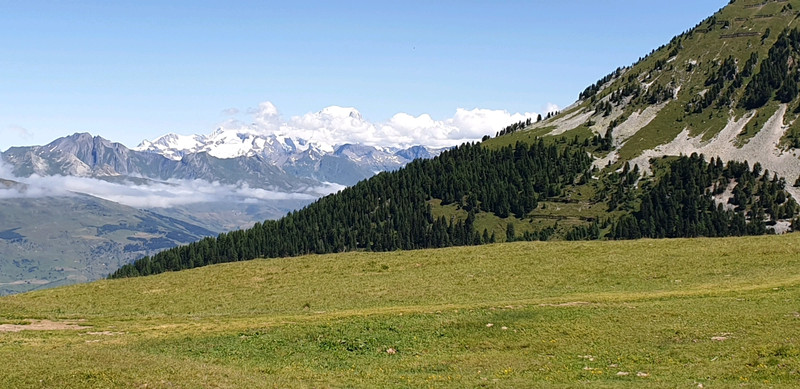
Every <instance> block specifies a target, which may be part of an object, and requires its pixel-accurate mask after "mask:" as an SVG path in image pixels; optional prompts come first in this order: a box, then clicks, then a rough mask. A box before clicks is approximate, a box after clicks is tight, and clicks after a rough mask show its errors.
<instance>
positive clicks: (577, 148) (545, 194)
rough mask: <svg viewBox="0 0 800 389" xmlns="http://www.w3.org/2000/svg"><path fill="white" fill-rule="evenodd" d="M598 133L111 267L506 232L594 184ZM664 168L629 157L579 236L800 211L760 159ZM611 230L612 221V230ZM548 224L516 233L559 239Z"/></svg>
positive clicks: (473, 157) (451, 168)
mask: <svg viewBox="0 0 800 389" xmlns="http://www.w3.org/2000/svg"><path fill="white" fill-rule="evenodd" d="M585 143H586V142H580V141H579V140H578V139H577V138H576V139H574V140H572V141H569V142H567V141H566V140H564V139H563V138H562V139H561V141H558V142H547V143H546V142H544V141H543V140H542V139H539V140H538V141H537V142H534V144H532V145H527V144H524V143H517V144H516V145H514V146H506V147H503V148H500V149H491V148H488V147H484V146H483V145H482V144H480V143H474V144H473V143H470V144H463V145H461V146H460V147H457V148H454V149H452V150H449V151H446V152H444V153H442V154H441V155H439V156H438V157H436V158H433V159H430V160H416V161H414V162H412V163H410V164H408V165H407V166H406V167H405V168H403V169H400V170H398V171H394V172H384V173H380V174H378V175H376V176H374V177H372V178H370V179H368V180H364V181H362V182H360V183H358V184H357V185H355V186H353V187H350V188H347V189H344V190H342V191H340V192H339V193H336V194H333V195H329V196H326V197H323V198H321V199H319V200H318V201H316V202H315V203H313V204H311V205H309V206H307V207H306V208H304V209H302V210H299V211H295V212H292V213H289V214H288V215H286V216H285V217H283V218H281V219H280V220H270V221H265V222H263V223H257V224H256V225H255V226H253V227H252V228H250V229H247V230H239V231H233V232H229V233H223V234H220V235H219V236H218V237H216V238H206V239H203V240H201V241H199V242H195V243H192V244H189V245H186V246H181V247H176V248H172V249H169V250H166V251H163V252H161V253H158V254H156V255H154V256H152V257H144V258H141V259H139V260H137V261H135V262H134V263H132V264H129V265H125V266H123V267H122V268H120V269H119V270H117V271H116V272H114V273H113V274H111V275H110V276H109V277H110V278H122V277H135V276H145V275H151V274H158V273H162V272H165V271H175V270H182V269H189V268H194V267H199V266H205V265H210V264H216V263H223V262H234V261H244V260H250V259H255V258H276V257H289V256H298V255H305V254H325V253H336V252H345V251H354V250H363V251H394V250H401V249H402V250H413V249H422V248H437V247H448V246H463V245H479V244H485V243H493V242H495V237H494V236H493V235H490V233H489V232H488V231H486V230H482V231H478V229H477V228H476V226H475V219H476V214H479V213H482V212H488V213H492V214H494V215H496V216H498V217H500V218H506V217H511V216H513V217H516V218H518V219H523V218H525V217H526V215H528V214H529V213H530V212H531V211H533V210H535V209H536V208H537V207H538V205H539V202H540V201H543V200H546V199H553V198H559V197H562V196H563V193H564V192H565V190H566V189H567V188H570V187H575V186H576V185H586V184H587V181H588V180H590V177H591V174H592V166H591V162H592V159H591V156H590V155H589V153H588V152H587V151H586V149H585V148H584V145H585ZM652 162H653V168H654V171H655V174H653V175H652V176H650V177H647V178H642V177H641V176H640V173H639V170H638V167H636V166H634V168H631V167H630V166H629V165H628V164H625V165H624V167H623V168H621V169H620V171H617V172H612V173H611V174H608V175H606V176H605V178H604V179H602V180H596V179H592V180H593V181H594V182H595V183H599V184H600V185H599V186H600V187H601V189H600V190H598V194H597V196H596V199H595V201H596V202H603V203H606V204H608V210H609V212H612V211H616V212H617V213H619V212H621V211H623V210H628V211H627V212H624V213H622V215H621V216H619V217H616V218H614V219H613V220H610V221H606V223H604V224H603V225H600V223H598V221H596V220H595V221H593V222H591V223H586V224H585V225H580V226H576V227H574V228H573V229H572V230H570V231H568V232H567V233H565V234H564V236H563V238H564V239H567V240H584V239H598V238H606V239H638V238H645V237H647V238H677V237H697V236H707V237H717V236H738V235H759V234H765V233H769V232H773V231H774V230H773V229H772V228H773V227H774V226H775V225H776V223H777V222H776V221H777V220H779V219H782V220H794V224H795V226H796V225H797V224H798V221H797V219H795V217H796V215H797V214H798V211H800V206H798V204H797V203H796V202H795V201H794V200H793V199H792V197H791V196H789V195H788V193H787V192H786V191H785V186H786V183H785V180H784V179H783V178H778V177H777V176H775V175H772V176H770V174H769V172H768V171H762V169H761V166H760V165H759V164H756V165H754V166H753V167H752V168H750V166H749V165H748V164H747V163H746V162H729V163H727V164H723V163H722V161H721V160H720V159H716V160H712V161H711V162H706V161H705V160H704V158H703V156H702V155H701V156H698V155H692V156H690V157H686V156H682V157H677V158H675V157H673V158H664V159H662V160H654V161H652ZM434 199H438V200H441V205H456V206H457V207H458V208H459V209H463V210H466V211H467V217H466V218H458V217H451V218H450V219H447V218H445V217H439V218H435V217H434V213H433V211H432V204H431V200H434ZM603 230H604V232H603ZM553 232H554V228H552V227H548V228H545V229H543V230H541V231H538V232H535V233H525V234H521V235H518V234H516V232H515V231H514V225H513V224H511V223H510V224H509V226H508V231H507V234H508V236H507V237H506V240H507V241H511V240H520V239H522V240H547V239H549V238H550V237H551V236H552V234H553Z"/></svg>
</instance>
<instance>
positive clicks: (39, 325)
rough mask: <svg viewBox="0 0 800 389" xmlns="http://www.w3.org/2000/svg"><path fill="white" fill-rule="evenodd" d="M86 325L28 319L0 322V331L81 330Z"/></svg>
mask: <svg viewBox="0 0 800 389" xmlns="http://www.w3.org/2000/svg"><path fill="white" fill-rule="evenodd" d="M86 328H91V327H86V326H82V325H79V324H76V323H75V322H60V321H51V320H30V323H29V324H0V332H20V331H62V330H82V329H86Z"/></svg>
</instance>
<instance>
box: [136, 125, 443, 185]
mask: <svg viewBox="0 0 800 389" xmlns="http://www.w3.org/2000/svg"><path fill="white" fill-rule="evenodd" d="M133 150H135V151H140V152H145V153H152V154H158V155H161V156H164V157H166V158H168V159H171V160H174V161H180V160H181V159H183V158H185V157H186V156H188V155H193V154H199V153H206V154H208V155H210V156H212V157H214V158H218V159H233V158H241V157H245V158H249V157H258V158H262V159H264V160H266V161H269V163H270V164H272V165H274V166H276V167H279V168H284V167H292V166H296V165H297V164H298V163H301V164H305V165H308V163H309V162H311V161H317V162H319V161H322V160H323V159H324V158H325V157H334V158H341V159H345V160H348V161H350V162H353V163H355V164H356V165H358V166H360V167H363V168H366V169H367V170H368V171H370V172H372V173H373V174H374V173H376V172H379V171H385V170H394V169H397V168H400V167H402V166H404V165H405V164H407V163H408V162H411V161H412V160H414V159H417V158H431V157H434V156H436V155H438V154H439V153H440V152H441V151H442V150H443V149H432V148H427V147H425V146H412V147H409V148H406V149H401V148H394V147H377V146H368V145H363V144H350V143H346V144H341V145H331V144H327V143H322V142H315V141H310V140H306V139H303V138H299V137H294V136H289V135H280V134H275V133H272V134H264V133H259V132H258V131H254V130H252V129H250V128H246V127H245V128H233V129H226V128H218V129H217V130H216V131H214V132H212V133H211V134H209V135H177V134H167V135H164V136H161V137H159V138H157V139H155V140H153V141H148V140H145V141H143V142H142V143H141V144H140V145H139V146H138V147H135V148H134V149H133ZM362 178H366V177H362ZM333 182H339V181H333Z"/></svg>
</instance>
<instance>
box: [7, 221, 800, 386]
mask: <svg viewBox="0 0 800 389" xmlns="http://www.w3.org/2000/svg"><path fill="white" fill-rule="evenodd" d="M798 240H800V235H798V234H791V235H785V236H773V237H748V238H724V239H719V240H714V241H710V240H708V239H692V240H685V239H680V240H639V241H626V242H549V243H538V242H533V243H528V242H520V243H510V244H502V245H488V246H481V247H464V248H447V249H438V250H420V251H407V252H395V253H344V254H335V255H327V256H309V257H300V258H286V259H276V260H269V261H250V262H243V263H235V264H225V265H216V266H209V267H204V268H200V269H193V270H189V271H184V272H172V273H166V274H161V275H158V276H153V277H141V278H131V279H124V280H104V281H99V282H94V283H90V284H82V285H74V286H69V287H65V288H56V289H49V290H43V291H36V292H32V293H26V294H21V295H14V296H7V297H3V298H0V357H2V358H3V360H4V361H5V362H4V364H3V366H2V367H0V373H2V374H0V386H2V387H59V388H85V387H148V388H162V387H164V388H166V387H186V388H189V387H208V386H213V387H243V386H244V387H276V386H277V387H426V386H435V387H459V388H461V387H481V386H501V387H532V386H533V387H571V386H575V385H590V386H599V387H631V388H633V387H637V388H638V387H659V388H661V387H698V384H703V385H704V386H705V387H739V386H740V385H742V384H746V385H748V386H757V387H758V386H763V387H776V388H781V387H793V386H794V385H796V382H797V381H796V380H797V372H798V371H799V370H800V348H798V346H797V345H798V339H800V326H798V325H797V321H798V320H799V319H798V317H799V316H800V314H798V313H797V310H798V307H797V305H796V304H795V303H794V302H796V301H798V299H799V298H800V287H798V285H800V279H798V276H797V274H798V270H800V252H798V250H799V249H798V248H800V241H798ZM743 253H747V254H746V255H743ZM132 296H133V297H132ZM35 328H39V329H44V328H50V330H45V331H33V329H35ZM10 330H20V332H6V331H10ZM640 373H641V374H640Z"/></svg>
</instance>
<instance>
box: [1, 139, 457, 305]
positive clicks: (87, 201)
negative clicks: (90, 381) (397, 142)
mask: <svg viewBox="0 0 800 389" xmlns="http://www.w3.org/2000/svg"><path fill="white" fill-rule="evenodd" d="M441 151H442V149H431V148H427V147H424V146H414V147H410V148H405V149H400V148H382V147H374V146H365V145H359V144H342V145H328V144H320V143H315V142H310V141H307V140H304V139H299V138H296V137H291V136H278V135H275V134H263V133H259V132H257V131H253V130H251V129H248V128H242V129H224V128H220V129H218V130H216V131H214V132H213V133H211V134H210V135H190V136H182V135H175V134H168V135H164V136H162V137H160V138H158V139H156V140H154V141H144V142H142V143H141V144H140V145H139V146H138V147H136V148H133V149H130V148H128V147H126V146H124V145H122V144H120V143H115V142H112V141H110V140H107V139H104V138H102V137H99V136H92V135H90V134H88V133H76V134H73V135H70V136H66V137H63V138H59V139H56V140H54V141H53V142H50V143H49V144H47V145H44V146H30V147H12V148H9V149H8V150H6V151H5V152H2V153H0V158H1V159H2V161H0V162H2V165H0V167H3V166H4V168H3V169H0V202H1V205H2V210H0V294H4V293H13V292H21V291H26V290H31V289H34V288H38V287H45V286H54V285H61V284H66V283H71V282H78V281H87V280H92V279H96V278H99V277H102V276H105V275H106V274H107V273H108V272H110V271H111V270H114V269H116V268H118V267H119V266H121V265H122V264H124V263H127V262H129V261H131V260H134V259H136V258H137V257H140V256H142V255H146V254H151V253H153V252H155V251H156V250H159V249H164V248H169V247H172V246H175V245H179V244H185V243H189V242H192V241H195V240H198V239H200V238H202V237H204V236H212V235H216V234H218V233H220V232H224V231H229V230H233V229H237V228H242V227H247V226H251V225H253V223H255V222H259V221H263V220H266V219H274V218H278V217H280V216H282V215H285V214H286V213H287V212H289V211H291V210H294V209H298V208H300V207H302V206H304V205H306V204H308V203H309V202H311V201H313V200H314V199H315V198H317V197H319V196H322V195H325V194H328V193H331V192H333V191H336V190H338V189H340V188H343V187H345V186H350V185H353V184H355V183H357V182H359V181H361V180H364V179H366V178H369V177H371V176H373V175H374V174H376V173H378V172H381V171H387V170H396V169H398V168H401V167H403V166H404V165H405V164H407V163H408V162H410V161H412V160H414V159H416V158H431V157H433V156H435V155H438V154H439V153H440V152H441ZM3 171H6V174H5V175H6V176H5V177H3V174H2V172H3ZM25 182H31V186H30V187H28V185H27V184H25ZM75 183H77V184H75ZM187 183H188V184H187ZM189 184H191V185H193V186H189V187H187V188H183V186H186V185H189ZM35 185H38V187H34V186H35ZM70 185H72V186H70ZM198 186H199V187H200V188H201V189H202V190H198ZM101 188H102V190H101ZM131 188H133V189H135V190H136V191H133V192H131V193H127V192H128V191H129V189H131ZM109 191H110V192H109ZM226 191H227V192H226ZM117 192H119V193H117ZM228 192H231V193H228ZM151 195H152V196H155V197H158V196H162V197H163V198H164V199H166V202H158V201H151V202H149V203H148V202H143V200H142V198H143V197H147V196H151ZM98 197H100V198H98ZM181 197H188V199H186V200H185V201H184V199H181ZM103 199H105V200H103ZM117 199H121V200H117ZM108 200H113V201H119V202H120V203H114V202H113V201H108ZM128 205H130V206H128ZM137 208H138V209H137ZM142 208H144V209H146V210H141V209H142Z"/></svg>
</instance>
